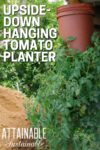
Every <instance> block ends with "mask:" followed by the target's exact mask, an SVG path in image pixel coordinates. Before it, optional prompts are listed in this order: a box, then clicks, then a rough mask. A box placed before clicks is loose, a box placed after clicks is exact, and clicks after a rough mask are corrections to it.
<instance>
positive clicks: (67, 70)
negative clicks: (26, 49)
mask: <svg viewBox="0 0 100 150" xmlns="http://www.w3.org/2000/svg"><path fill="white" fill-rule="evenodd" d="M3 2H4V3H5V2H6V3H7V1H2V3H3ZM17 2H18V1H17ZM0 3H1V2H0ZM13 3H14V2H13ZM20 3H21V2H19V4H20ZM26 3H28V4H38V5H39V4H41V3H42V4H43V3H44V4H46V5H47V7H48V8H50V9H51V13H48V14H47V16H46V17H44V18H42V24H41V26H43V27H44V28H47V27H49V28H50V27H55V28H57V20H56V7H57V6H59V5H60V4H61V3H48V1H47V0H42V1H38V0H34V2H33V1H32V0H27V1H26ZM0 11H1V13H0V17H1V19H0V33H1V34H0V40H1V41H2V40H3V34H2V33H3V10H2V5H1V7H0ZM1 43H2V42H1ZM54 43H55V44H54V51H56V53H57V58H56V62H55V63H54V62H53V63H11V62H7V63H4V62H2V60H0V84H1V85H3V86H8V87H11V88H16V89H17V90H20V91H22V92H23V93H25V94H26V95H27V96H28V97H31V99H32V100H33V102H34V106H33V108H32V109H31V110H29V111H28V118H29V119H30V120H31V122H32V124H33V125H34V126H39V127H46V128H47V145H46V148H45V149H46V150H69V149H72V150H99V147H100V143H99V140H100V101H99V97H100V92H99V91H100V37H99V36H98V34H96V33H95V34H94V36H93V37H92V43H93V46H92V47H90V48H88V49H87V51H85V52H83V53H80V52H74V50H72V49H69V48H67V50H66V47H65V44H64V42H63V41H62V40H61V39H60V38H58V39H56V40H55V41H54ZM0 51H1V52H2V51H4V48H3V45H2V44H0ZM0 59H2V58H0ZM38 107H39V110H38V111H37V108H38ZM36 112H37V113H36Z"/></svg>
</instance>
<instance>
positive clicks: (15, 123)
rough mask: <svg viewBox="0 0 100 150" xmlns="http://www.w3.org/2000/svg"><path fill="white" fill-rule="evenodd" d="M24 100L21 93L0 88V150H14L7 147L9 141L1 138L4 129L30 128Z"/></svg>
mask: <svg viewBox="0 0 100 150" xmlns="http://www.w3.org/2000/svg"><path fill="white" fill-rule="evenodd" d="M24 100H25V97H24V95H22V94H21V92H18V91H15V90H12V89H9V88H5V87H1V86H0V150H12V148H8V147H6V144H8V142H9V141H7V140H2V138H1V137H2V136H1V135H2V129H3V128H12V127H14V128H25V127H26V128H28V127H29V122H28V121H27V119H26V112H25V109H24V106H23V102H24ZM16 149H17V148H16ZM24 149H25V150H27V149H26V148H24Z"/></svg>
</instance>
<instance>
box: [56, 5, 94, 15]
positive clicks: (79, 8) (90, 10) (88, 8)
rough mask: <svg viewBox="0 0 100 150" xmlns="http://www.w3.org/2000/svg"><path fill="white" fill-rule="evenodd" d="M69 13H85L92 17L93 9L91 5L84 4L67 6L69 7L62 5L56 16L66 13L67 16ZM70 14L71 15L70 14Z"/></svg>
mask: <svg viewBox="0 0 100 150" xmlns="http://www.w3.org/2000/svg"><path fill="white" fill-rule="evenodd" d="M70 11H71V12H72V11H73V14H74V13H75V11H76V12H77V11H78V12H80V13H81V12H82V13H85V14H86V13H87V14H90V15H94V14H95V12H94V8H93V5H92V4H88V3H87V4H86V3H78V4H69V5H63V6H60V7H58V8H57V15H59V14H60V13H66V15H67V12H68V14H69V13H70ZM71 14H72V13H71Z"/></svg>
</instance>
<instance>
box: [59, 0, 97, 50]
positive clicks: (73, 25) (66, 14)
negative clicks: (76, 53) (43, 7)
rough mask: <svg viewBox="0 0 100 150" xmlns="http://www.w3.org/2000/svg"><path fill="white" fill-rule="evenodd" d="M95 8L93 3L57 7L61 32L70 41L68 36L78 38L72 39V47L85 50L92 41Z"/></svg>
mask: <svg viewBox="0 0 100 150" xmlns="http://www.w3.org/2000/svg"><path fill="white" fill-rule="evenodd" d="M93 18H94V9H93V6H92V5H91V4H85V3H79V4H69V5H64V6H61V7H58V8H57V19H58V24H59V34H60V36H61V37H62V38H63V39H64V40H65V41H68V37H75V38H76V39H75V40H73V41H70V47H71V48H74V49H76V50H80V51H84V50H86V48H87V47H88V46H89V45H90V43H91V36H92V34H93V31H94V25H93Z"/></svg>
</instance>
